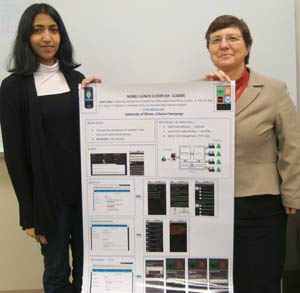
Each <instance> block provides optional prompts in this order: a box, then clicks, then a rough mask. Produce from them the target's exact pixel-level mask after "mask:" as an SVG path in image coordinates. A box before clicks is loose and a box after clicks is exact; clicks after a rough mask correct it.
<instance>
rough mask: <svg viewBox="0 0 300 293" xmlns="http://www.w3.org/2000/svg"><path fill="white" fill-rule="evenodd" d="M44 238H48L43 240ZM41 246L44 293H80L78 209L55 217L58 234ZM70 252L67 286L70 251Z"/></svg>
mask: <svg viewBox="0 0 300 293" xmlns="http://www.w3.org/2000/svg"><path fill="white" fill-rule="evenodd" d="M46 237H47V236H46ZM47 241H48V244H42V245H41V247H42V254H43V256H44V266H45V271H44V276H43V285H44V290H45V293H75V292H76V293H79V292H81V285H82V267H83V235H82V213H81V205H79V204H78V205H73V206H66V207H64V208H63V209H62V210H61V211H60V212H59V214H58V231H57V233H56V234H55V235H53V236H48V237H47ZM70 247H71V251H72V259H73V262H72V267H73V268H72V277H73V282H72V283H71V282H70V274H71V268H70V261H69V248H70Z"/></svg>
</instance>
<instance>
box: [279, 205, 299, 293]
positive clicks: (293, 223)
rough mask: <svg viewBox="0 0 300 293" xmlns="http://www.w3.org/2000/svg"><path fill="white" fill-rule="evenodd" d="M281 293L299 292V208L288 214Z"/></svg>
mask: <svg viewBox="0 0 300 293" xmlns="http://www.w3.org/2000/svg"><path fill="white" fill-rule="evenodd" d="M286 240H287V247H286V260H285V271H284V274H283V282H282V284H283V286H282V288H283V293H299V292H300V210H297V213H296V215H289V216H288V224H287V238H286Z"/></svg>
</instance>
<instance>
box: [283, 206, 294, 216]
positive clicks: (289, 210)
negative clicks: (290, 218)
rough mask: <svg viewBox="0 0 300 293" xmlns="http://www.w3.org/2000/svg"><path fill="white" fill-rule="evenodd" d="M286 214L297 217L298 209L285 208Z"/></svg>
mask: <svg viewBox="0 0 300 293" xmlns="http://www.w3.org/2000/svg"><path fill="white" fill-rule="evenodd" d="M285 212H286V213H287V214H288V215H295V214H296V209H293V208H287V207H285Z"/></svg>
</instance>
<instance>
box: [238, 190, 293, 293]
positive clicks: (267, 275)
mask: <svg viewBox="0 0 300 293" xmlns="http://www.w3.org/2000/svg"><path fill="white" fill-rule="evenodd" d="M286 221H287V215H286V213H285V210H284V208H283V206H282V202H281V197H280V196H274V195H259V196H251V197H250V196H249V197H243V198H235V220H234V259H233V284H234V292H235V293H280V292H281V277H282V274H283V266H284V258H285V235H286Z"/></svg>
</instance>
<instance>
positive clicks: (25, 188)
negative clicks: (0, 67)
mask: <svg viewBox="0 0 300 293" xmlns="http://www.w3.org/2000/svg"><path fill="white" fill-rule="evenodd" d="M20 83H21V80H20V79H18V78H14V77H13V76H11V77H9V78H7V79H5V80H4V81H3V82H2V85H1V88H0V123H1V130H2V138H3V145H4V156H5V161H6V165H7V168H8V172H9V175H10V178H11V181H12V184H13V187H14V190H15V193H16V195H17V199H18V202H19V209H20V225H21V226H22V227H23V229H26V228H31V227H33V226H34V225H33V223H34V220H33V186H32V169H31V164H30V157H29V156H30V155H29V154H30V151H29V149H28V148H29V144H28V143H27V142H28V139H29V138H28V137H27V136H28V133H29V130H28V129H26V128H27V127H28V123H27V121H26V111H27V109H26V107H27V106H26V96H25V94H24V93H23V92H22V91H23V90H22V87H21V86H20Z"/></svg>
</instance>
